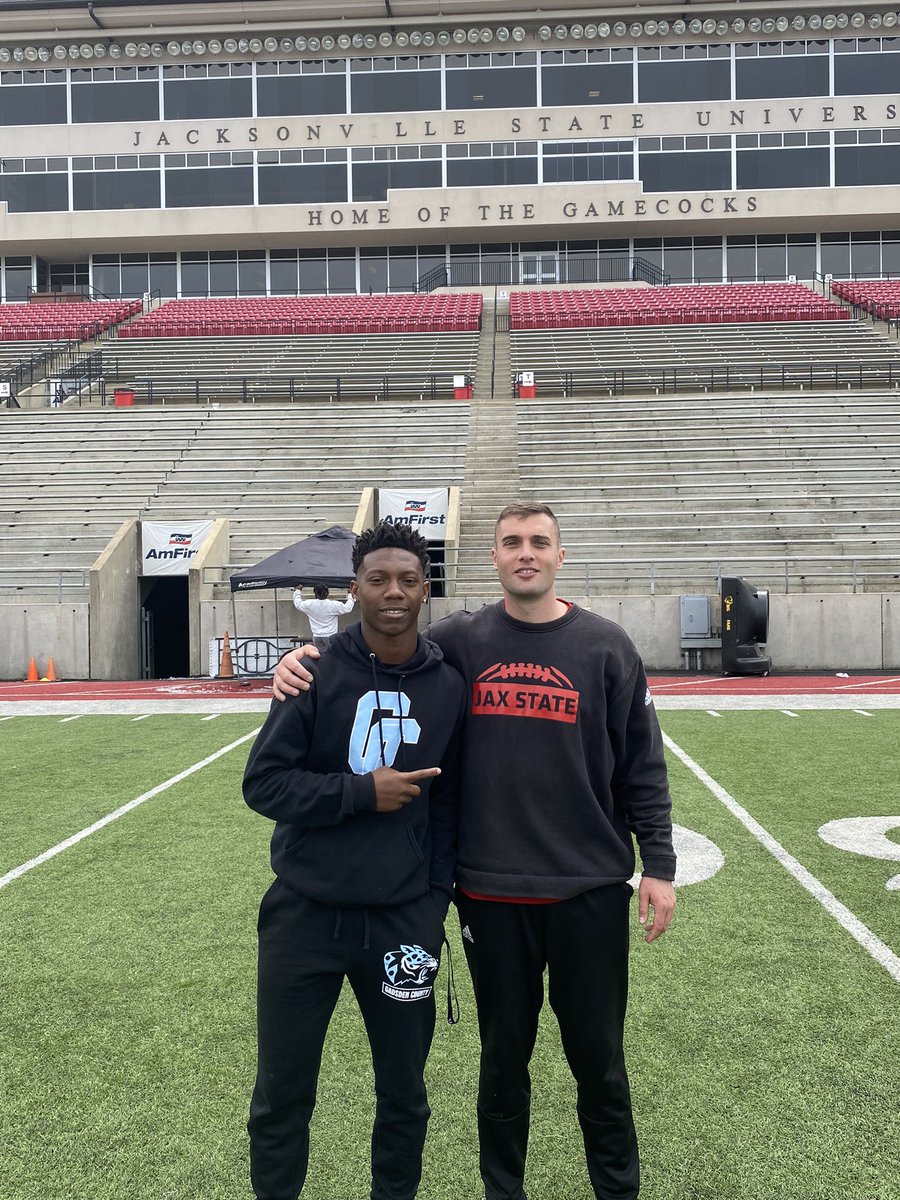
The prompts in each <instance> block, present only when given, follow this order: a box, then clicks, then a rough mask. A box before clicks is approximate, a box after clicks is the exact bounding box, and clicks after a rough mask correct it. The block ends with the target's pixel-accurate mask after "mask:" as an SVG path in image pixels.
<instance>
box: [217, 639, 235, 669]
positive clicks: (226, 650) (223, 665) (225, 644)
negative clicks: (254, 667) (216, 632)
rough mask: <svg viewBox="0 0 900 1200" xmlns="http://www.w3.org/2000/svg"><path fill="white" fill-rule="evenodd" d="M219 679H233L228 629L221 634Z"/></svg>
mask: <svg viewBox="0 0 900 1200" xmlns="http://www.w3.org/2000/svg"><path fill="white" fill-rule="evenodd" d="M219 679H234V663H233V662H232V661H231V641H230V640H229V637H228V630H227V629H226V630H225V633H224V634H223V636H222V657H221V658H220V659H219Z"/></svg>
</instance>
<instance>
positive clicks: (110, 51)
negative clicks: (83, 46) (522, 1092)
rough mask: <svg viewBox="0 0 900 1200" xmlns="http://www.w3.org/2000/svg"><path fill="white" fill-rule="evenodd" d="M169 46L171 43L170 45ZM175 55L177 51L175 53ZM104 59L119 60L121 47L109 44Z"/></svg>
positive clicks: (116, 43) (116, 44) (112, 43)
mask: <svg viewBox="0 0 900 1200" xmlns="http://www.w3.org/2000/svg"><path fill="white" fill-rule="evenodd" d="M170 44H171V43H170ZM176 53H177V51H176ZM106 57H107V58H115V59H119V58H121V57H122V47H121V46H120V45H119V43H118V42H111V43H110V45H109V46H107V48H106Z"/></svg>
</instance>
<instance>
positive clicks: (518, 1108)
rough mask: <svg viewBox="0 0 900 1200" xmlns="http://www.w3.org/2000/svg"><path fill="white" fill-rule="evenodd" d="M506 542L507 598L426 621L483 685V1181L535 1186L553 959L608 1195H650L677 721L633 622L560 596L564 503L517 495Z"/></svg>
mask: <svg viewBox="0 0 900 1200" xmlns="http://www.w3.org/2000/svg"><path fill="white" fill-rule="evenodd" d="M491 555H492V558H493V562H494V566H495V568H496V570H497V574H498V578H499V581H500V585H501V587H502V589H503V599H502V600H501V601H500V602H499V603H497V604H491V605H487V606H485V607H484V608H482V609H480V610H479V611H478V612H474V613H462V612H461V613H454V614H453V615H452V616H450V617H447V618H446V619H445V620H443V621H439V622H438V623H437V624H436V625H434V626H433V627H432V628H431V629H430V630H429V631H428V636H429V637H433V638H434V640H435V641H436V642H437V643H438V644H439V645H440V646H441V648H442V649H443V651H444V653H445V655H446V658H447V660H448V661H449V662H451V663H453V665H454V666H456V667H458V668H459V670H460V671H461V672H462V673H463V675H464V677H465V680H466V684H467V687H468V689H469V697H468V702H467V714H466V724H465V731H464V742H463V778H462V787H461V798H460V814H459V848H458V853H457V871H456V883H457V886H456V904H457V907H458V909H459V918H460V924H461V926H462V937H463V945H464V947H465V951H466V958H467V961H468V964H469V969H470V972H471V975H472V981H473V984H474V988H475V997H476V1001H477V1005H478V1023H479V1031H480V1034H481V1047H482V1050H481V1072H480V1077H479V1089H478V1135H479V1149H480V1165H481V1175H482V1179H483V1181H484V1187H485V1195H486V1197H487V1200H524V1196H525V1193H524V1191H523V1181H524V1177H525V1155H526V1149H527V1145H528V1126H529V1114H530V1103H531V1081H530V1078H529V1073H528V1064H529V1061H530V1059H531V1053H532V1050H533V1049H534V1042H535V1037H536V1034H537V1025H538V1015H539V1012H540V1009H541V1006H542V1004H543V999H544V982H543V973H544V969H545V968H546V969H547V971H548V977H549V998H550V1004H551V1007H552V1008H553V1011H554V1013H555V1014H556V1017H557V1020H558V1022H559V1027H560V1033H561V1035H562V1042H563V1047H564V1050H565V1054H566V1058H567V1061H568V1063H569V1066H570V1067H571V1069H572V1073H573V1075H574V1076H575V1079H576V1082H577V1084H578V1119H579V1123H580V1125H581V1130H582V1135H583V1140H584V1148H585V1156H586V1161H587V1168H588V1173H589V1176H590V1180H591V1184H592V1186H593V1189H594V1194H595V1195H596V1197H597V1200H636V1197H637V1195H638V1191H639V1187H640V1178H639V1163H638V1149H637V1139H636V1136H635V1130H634V1123H633V1120H632V1114H631V1099H630V1093H629V1086H628V1076H627V1073H626V1070H625V1059H624V1053H623V1048H622V1040H623V1031H624V1021H625V1004H626V997H627V990H628V941H629V938H628V907H629V900H630V897H631V887H630V885H629V883H628V880H629V879H630V877H631V876H632V874H633V872H634V866H635V857H634V846H633V840H632V839H633V838H634V839H636V841H637V843H638V848H639V850H640V853H641V858H642V861H643V876H642V879H641V884H640V896H639V907H638V912H639V918H640V921H641V923H642V924H643V925H644V928H645V930H646V931H647V932H646V940H647V941H648V942H650V941H654V940H655V939H656V938H657V937H659V935H660V934H661V933H663V932H664V930H665V929H666V927H667V926H668V924H669V921H670V919H671V916H672V912H673V909H674V905H675V894H674V891H673V888H672V883H671V880H672V879H674V876H675V855H674V852H673V849H672V825H671V815H670V813H671V802H670V798H669V791H668V783H667V778H666V765H665V759H664V755H663V745H662V737H661V734H660V730H659V724H658V722H657V719H656V714H655V712H654V709H653V704H652V700H651V696H650V691H649V689H648V687H647V680H646V677H645V675H644V668H643V665H642V663H641V660H640V657H639V656H638V653H637V650H636V649H635V647H634V645H633V644H632V642H631V641H630V639H629V638H628V637H627V635H626V634H625V633H624V632H623V630H622V629H620V628H619V626H617V625H615V624H613V622H611V621H607V620H605V619H604V618H602V617H598V616H595V615H594V614H593V613H590V612H586V611H585V610H584V609H581V608H579V607H578V606H577V605H574V604H569V603H567V602H566V601H564V600H561V599H559V597H557V595H556V574H557V571H558V570H559V568H560V567H561V566H562V563H563V560H564V558H565V550H564V549H563V547H562V545H561V541H560V535H559V525H558V523H557V521H556V517H555V516H554V515H553V513H552V512H551V510H550V509H549V508H548V507H547V506H546V505H543V504H538V503H534V502H530V501H529V502H523V503H519V504H513V505H509V506H507V508H505V509H504V510H503V512H501V514H500V516H499V518H498V520H497V524H496V528H495V535H494V546H493V549H492V551H491ZM298 657H299V656H296V655H289V656H287V658H286V659H283V660H282V662H281V664H279V667H278V669H277V671H276V677H275V684H276V686H275V690H276V695H278V694H279V693H282V694H285V693H287V694H290V693H291V692H292V691H294V690H296V689H298V688H302V687H304V686H308V683H307V682H306V680H305V679H304V678H303V676H302V675H298V674H297V672H298V671H299V670H300V669H301V668H300V667H299V665H295V664H297V658H298ZM651 911H652V914H653V917H652V921H650V920H649V914H650V912H651Z"/></svg>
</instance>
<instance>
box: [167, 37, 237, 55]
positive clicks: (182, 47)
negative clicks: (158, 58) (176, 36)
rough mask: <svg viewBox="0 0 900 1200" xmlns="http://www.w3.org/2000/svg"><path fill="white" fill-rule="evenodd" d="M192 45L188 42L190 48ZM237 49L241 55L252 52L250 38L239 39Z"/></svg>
mask: <svg viewBox="0 0 900 1200" xmlns="http://www.w3.org/2000/svg"><path fill="white" fill-rule="evenodd" d="M190 44H191V43H190V42H188V45H189V46H190ZM183 48H184V47H182V49H183ZM237 48H238V53H239V54H248V53H249V51H250V39H249V38H238V47H237Z"/></svg>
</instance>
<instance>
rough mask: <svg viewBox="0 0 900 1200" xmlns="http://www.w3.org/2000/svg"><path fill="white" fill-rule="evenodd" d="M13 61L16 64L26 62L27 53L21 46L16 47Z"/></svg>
mask: <svg viewBox="0 0 900 1200" xmlns="http://www.w3.org/2000/svg"><path fill="white" fill-rule="evenodd" d="M76 49H77V47H76ZM13 60H14V61H15V62H24V61H25V51H24V50H23V49H22V47H21V46H16V48H15V49H14V50H13Z"/></svg>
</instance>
